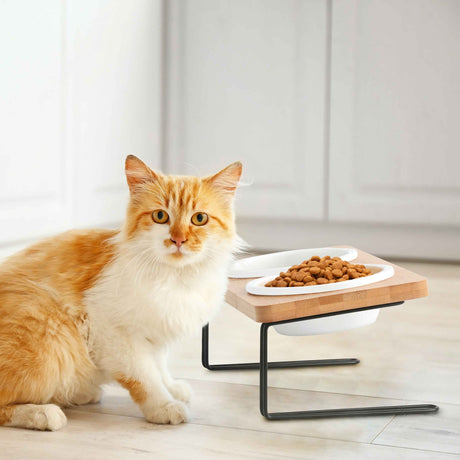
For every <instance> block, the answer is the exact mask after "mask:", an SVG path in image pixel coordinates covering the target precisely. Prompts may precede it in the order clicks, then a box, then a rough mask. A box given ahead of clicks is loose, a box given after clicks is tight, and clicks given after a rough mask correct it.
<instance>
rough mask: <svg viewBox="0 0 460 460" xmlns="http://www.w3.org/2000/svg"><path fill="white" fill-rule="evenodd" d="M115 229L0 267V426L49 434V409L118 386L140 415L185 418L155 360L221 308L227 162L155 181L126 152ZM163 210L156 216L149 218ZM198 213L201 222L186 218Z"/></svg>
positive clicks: (228, 210)
mask: <svg viewBox="0 0 460 460" xmlns="http://www.w3.org/2000/svg"><path fill="white" fill-rule="evenodd" d="M125 171H126V177H127V182H128V186H129V189H130V202H129V205H128V209H127V214H126V220H125V224H124V226H123V228H122V229H121V230H120V231H109V230H87V231H83V230H82V231H71V232H67V233H64V234H62V235H58V236H56V237H53V238H50V239H47V240H45V241H42V242H40V243H38V244H36V245H34V246H32V247H30V248H28V249H26V250H24V251H22V252H21V253H18V254H16V255H14V256H12V257H11V258H9V259H7V260H6V261H5V262H4V263H3V264H2V265H1V266H0V425H6V426H18V427H24V428H34V429H40V430H45V429H46V430H57V429H59V428H62V427H63V426H64V425H65V423H66V417H65V415H64V413H63V412H62V410H61V408H60V407H65V406H69V405H73V404H87V403H92V402H97V401H99V399H100V397H101V390H100V385H101V384H102V383H105V382H108V381H110V380H116V381H118V382H119V383H120V384H121V385H122V386H123V387H125V388H126V389H128V390H129V392H130V394H131V397H132V399H133V400H134V401H135V402H136V403H138V404H139V406H140V408H141V409H142V411H143V413H144V415H145V417H146V419H147V420H148V421H150V422H154V423H171V424H177V423H181V422H185V421H186V420H187V417H188V410H187V406H186V405H185V404H184V403H186V402H188V401H189V399H190V395H191V390H190V388H189V386H188V385H187V384H186V383H185V382H181V381H177V380H174V379H173V378H172V377H171V376H170V374H169V372H168V370H167V366H166V359H167V350H168V345H169V344H170V343H171V342H172V341H174V340H175V339H177V338H178V337H181V336H184V335H186V334H189V333H192V332H197V331H199V329H200V327H202V326H203V325H204V324H205V323H206V322H207V321H209V319H210V317H211V316H212V315H213V314H214V313H215V311H216V309H217V308H218V307H219V306H220V304H221V303H222V301H223V297H224V295H225V290H226V286H227V274H226V272H227V269H228V265H229V263H230V261H231V257H232V252H233V251H234V250H235V248H236V241H237V236H236V233H235V225H234V216H233V196H234V193H235V189H236V186H237V184H238V181H239V178H240V175H241V164H240V163H234V164H232V165H230V166H228V167H227V168H225V169H224V170H222V171H221V172H219V173H217V174H216V175H214V176H211V177H206V178H198V177H188V176H165V175H162V174H160V173H155V172H153V171H152V170H150V169H149V168H148V167H147V166H146V165H145V164H144V163H143V162H142V161H140V160H139V159H138V158H136V157H134V156H128V158H127V159H126V165H125ZM154 210H163V211H164V212H167V214H168V215H169V220H168V221H167V222H166V223H163V224H161V223H157V222H154V220H153V218H152V212H153V211H154ZM196 212H202V213H206V214H207V215H208V216H209V219H208V221H207V223H206V224H205V225H194V224H193V223H192V221H191V217H192V216H193V214H194V213H196Z"/></svg>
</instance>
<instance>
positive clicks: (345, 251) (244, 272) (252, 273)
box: [228, 246, 358, 278]
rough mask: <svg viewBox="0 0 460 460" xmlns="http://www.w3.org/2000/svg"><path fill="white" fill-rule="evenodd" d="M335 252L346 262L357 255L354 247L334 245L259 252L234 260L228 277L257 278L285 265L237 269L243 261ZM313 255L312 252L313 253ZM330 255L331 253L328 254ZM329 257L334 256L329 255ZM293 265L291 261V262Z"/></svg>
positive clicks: (284, 267) (283, 267)
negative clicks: (255, 254)
mask: <svg viewBox="0 0 460 460" xmlns="http://www.w3.org/2000/svg"><path fill="white" fill-rule="evenodd" d="M307 251H308V252H334V251H335V252H336V253H340V254H337V256H338V257H340V258H341V259H342V260H345V261H347V262H349V261H351V260H354V259H356V258H357V257H358V251H357V250H356V249H355V248H348V247H345V248H334V247H328V246H325V247H320V248H303V249H291V250H289V251H278V252H271V253H268V254H260V255H258V256H252V257H246V258H244V259H239V260H236V261H235V262H234V263H233V264H232V266H231V267H230V270H229V275H228V277H229V278H259V277H261V276H267V275H269V274H271V273H272V271H273V270H275V271H278V273H279V272H280V271H281V270H285V269H286V266H285V265H277V266H268V267H265V268H260V267H259V268H246V269H244V268H240V269H238V265H242V264H244V263H249V264H250V263H251V262H257V261H263V260H264V259H269V258H272V257H273V256H282V255H294V254H296V253H300V255H299V259H300V258H302V255H301V253H305V252H307ZM313 255H314V254H313ZM328 255H331V254H328ZM331 257H336V256H333V255H331ZM291 265H293V263H292V264H291ZM235 267H236V270H235Z"/></svg>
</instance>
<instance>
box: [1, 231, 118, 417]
mask: <svg viewBox="0 0 460 460" xmlns="http://www.w3.org/2000/svg"><path fill="white" fill-rule="evenodd" d="M114 235H115V232H114V231H107V230H100V231H98V230H91V231H70V232H67V233H64V234H62V235H59V236H58V237H53V238H50V239H47V240H45V241H43V242H40V243H38V244H36V245H34V246H31V247H30V248H28V249H26V250H24V251H22V252H20V253H19V254H17V255H14V256H13V257H10V258H9V259H8V261H7V263H5V264H4V265H3V266H0V299H1V302H0V336H1V339H0V356H1V358H2V359H1V360H0V406H4V405H8V404H11V403H35V404H44V403H47V402H56V403H58V404H63V405H66V404H69V403H70V402H71V401H70V400H69V399H70V398H69V396H70V395H72V394H75V393H76V392H78V391H79V389H81V390H84V389H85V388H86V387H87V386H88V384H91V381H92V378H93V374H94V373H95V368H94V364H93V363H92V361H91V358H90V356H89V353H88V350H87V348H86V346H85V343H84V342H82V340H81V337H82V336H83V337H85V336H87V331H85V322H86V312H85V311H84V309H83V306H82V303H81V302H82V297H83V294H84V292H85V291H86V290H87V289H89V288H90V287H91V286H92V285H93V283H94V282H95V280H96V279H97V276H98V274H99V273H100V271H101V270H102V268H103V267H104V266H105V264H107V263H108V262H109V261H110V260H111V258H112V257H113V255H114V247H113V243H111V242H110V239H111V238H112V237H113V236H114ZM43 350H46V352H43ZM24 372H27V373H28V375H29V378H27V379H24V378H23V375H24ZM0 413H1V411H0Z"/></svg>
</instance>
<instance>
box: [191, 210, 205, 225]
mask: <svg viewBox="0 0 460 460" xmlns="http://www.w3.org/2000/svg"><path fill="white" fill-rule="evenodd" d="M207 222H208V215H207V214H206V213H205V212H196V213H195V214H193V216H192V224H193V225H204V224H206V223H207Z"/></svg>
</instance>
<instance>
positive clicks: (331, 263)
mask: <svg viewBox="0 0 460 460" xmlns="http://www.w3.org/2000/svg"><path fill="white" fill-rule="evenodd" d="M370 274H371V271H370V270H369V269H368V268H366V267H365V266H364V265H361V264H352V263H350V262H346V261H344V260H342V259H341V258H340V257H332V258H331V256H324V257H322V258H321V257H319V256H313V257H312V258H311V259H310V260H304V261H303V262H302V263H301V264H299V265H293V266H292V267H291V268H289V269H288V271H287V272H281V273H280V274H279V276H277V277H276V278H275V279H274V280H272V281H269V282H268V283H267V284H266V285H265V286H266V287H292V286H296V287H299V286H314V285H316V284H327V283H338V282H340V281H346V280H352V279H355V278H361V277H363V276H368V275H370Z"/></svg>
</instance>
